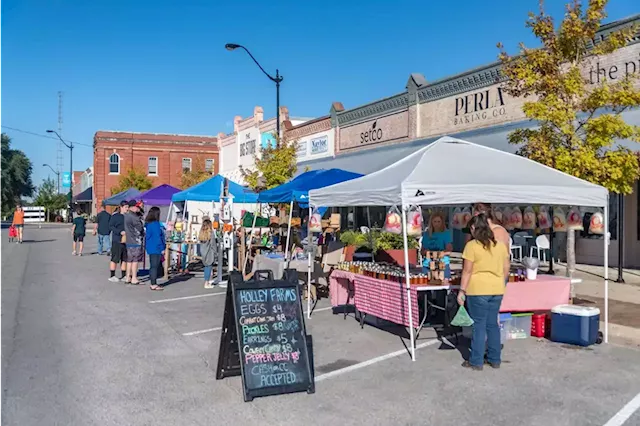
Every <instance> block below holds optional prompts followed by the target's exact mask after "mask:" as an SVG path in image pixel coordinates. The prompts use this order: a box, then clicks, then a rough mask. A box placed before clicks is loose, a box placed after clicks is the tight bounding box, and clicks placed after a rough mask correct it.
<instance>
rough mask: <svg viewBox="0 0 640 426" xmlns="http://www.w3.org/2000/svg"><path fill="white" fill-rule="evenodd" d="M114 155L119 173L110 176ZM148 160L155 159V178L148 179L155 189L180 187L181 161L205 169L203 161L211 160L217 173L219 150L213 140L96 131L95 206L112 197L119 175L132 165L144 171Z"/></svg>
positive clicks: (94, 154)
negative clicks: (112, 156)
mask: <svg viewBox="0 0 640 426" xmlns="http://www.w3.org/2000/svg"><path fill="white" fill-rule="evenodd" d="M114 152H115V153H117V154H118V155H119V156H120V174H110V173H109V157H110V156H111V155H112V154H113V153H114ZM149 157H157V158H158V176H151V175H149V176H148V177H149V179H151V181H152V182H153V185H154V186H157V185H161V184H164V183H166V184H169V185H173V186H175V187H180V179H181V175H182V159H183V158H191V161H192V167H194V168H195V167H196V165H197V163H198V162H199V163H201V164H200V166H201V167H203V168H204V162H205V159H213V160H214V173H218V166H219V148H218V142H217V139H216V138H215V137H210V136H183V135H156V134H142V133H125V132H97V133H96V134H95V136H94V153H93V167H94V169H93V170H94V173H93V198H94V203H95V205H96V206H99V205H100V203H101V202H102V200H103V199H105V198H108V197H109V196H111V188H112V187H114V186H115V185H117V184H118V180H119V178H120V175H122V174H124V173H126V172H127V171H128V170H129V169H130V168H131V167H132V166H133V167H136V168H139V169H141V170H143V171H145V172H147V171H148V161H149Z"/></svg>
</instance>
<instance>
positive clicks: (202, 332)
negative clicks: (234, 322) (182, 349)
mask: <svg viewBox="0 0 640 426" xmlns="http://www.w3.org/2000/svg"><path fill="white" fill-rule="evenodd" d="M332 308H333V307H332V306H329V307H327V308H320V309H316V310H314V311H313V312H322V311H328V310H329V309H332ZM304 314H305V315H306V314H307V313H306V312H305V313H304ZM219 330H222V327H213V328H205V329H204V330H196V331H189V332H187V333H182V335H183V336H197V335H198V334H205V333H211V332H214V331H219Z"/></svg>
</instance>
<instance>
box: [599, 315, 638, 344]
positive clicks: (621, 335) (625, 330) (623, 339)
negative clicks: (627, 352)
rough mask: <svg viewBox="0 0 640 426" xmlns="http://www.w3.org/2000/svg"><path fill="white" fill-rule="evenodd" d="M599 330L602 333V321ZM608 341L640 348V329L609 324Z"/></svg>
mask: <svg viewBox="0 0 640 426" xmlns="http://www.w3.org/2000/svg"><path fill="white" fill-rule="evenodd" d="M600 330H602V331H603V332H604V322H603V321H600ZM609 341H610V342H611V343H617V344H622V345H625V346H636V347H640V328H634V327H628V326H626V325H620V324H613V323H609Z"/></svg>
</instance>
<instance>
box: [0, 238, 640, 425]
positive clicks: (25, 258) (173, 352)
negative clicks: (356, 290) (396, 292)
mask: <svg viewBox="0 0 640 426" xmlns="http://www.w3.org/2000/svg"><path fill="white" fill-rule="evenodd" d="M6 237H7V234H6V230H3V231H2V389H3V394H2V424H3V425H21V426H22V425H82V426H86V425H157V424H163V425H212V424H213V425H217V424H224V425H236V424H237V425H241V424H251V423H254V424H264V425H326V424H340V425H458V424H465V425H494V426H499V425H504V426H511V425H514V424H517V425H520V426H528V425H545V426H556V425H558V426H560V425H562V426H564V425H575V426H586V425H599V426H602V425H605V424H607V422H609V421H610V420H611V419H612V418H613V417H614V416H615V415H616V414H617V413H619V412H620V410H622V409H623V407H624V406H625V404H627V403H629V401H632V400H633V399H634V397H636V395H638V394H639V393H640V362H639V361H640V352H638V351H637V350H635V349H630V348H625V347H619V346H615V345H602V346H595V347H591V348H575V347H571V346H566V345H561V344H554V343H551V342H547V341H538V340H537V339H534V338H530V339H525V340H519V341H509V342H507V343H506V345H505V350H504V363H503V366H502V368H501V369H500V370H492V369H485V370H484V371H482V372H472V371H468V370H466V369H463V368H462V367H460V363H461V362H462V355H461V353H463V352H464V349H463V348H459V350H456V349H449V348H448V347H447V346H445V345H442V344H441V343H440V342H438V341H437V340H435V339H434V334H433V333H432V332H423V333H422V334H421V336H420V340H419V341H418V346H419V347H420V349H419V350H418V353H417V360H416V362H411V360H410V358H409V357H408V355H407V354H406V352H404V350H403V349H404V346H403V344H402V340H401V338H400V337H398V336H397V335H394V334H392V333H389V332H386V331H382V330H378V329H376V328H373V327H370V326H365V327H364V329H360V327H359V324H358V323H357V322H356V321H355V320H354V319H353V318H347V319H346V320H345V319H343V316H342V315H333V314H332V312H331V310H330V309H328V308H329V305H328V304H327V301H326V300H325V301H322V303H320V304H319V305H318V308H317V311H316V312H315V313H314V315H313V316H312V318H311V319H310V320H308V321H307V328H308V331H309V332H310V333H311V334H312V335H313V342H314V357H315V370H316V378H317V384H316V393H315V394H313V395H307V394H289V395H282V396H274V397H266V398H258V399H255V400H254V401H253V402H251V403H245V402H243V399H242V394H241V383H240V379H239V378H227V379H224V380H220V381H218V380H216V379H215V366H216V361H217V352H218V345H219V337H220V333H219V330H218V328H219V327H220V326H221V324H222V315H223V309H224V296H223V290H221V289H214V290H205V289H203V288H202V281H201V279H200V278H192V279H190V280H187V281H180V282H176V283H174V284H171V285H170V286H168V287H167V288H166V290H165V291H164V292H152V291H150V290H149V289H148V287H146V286H138V287H131V286H125V285H124V284H119V283H111V282H109V281H107V278H108V272H107V269H108V267H107V263H108V259H107V258H106V256H97V255H86V256H83V257H81V258H80V257H72V256H71V235H70V232H69V229H68V228H66V227H59V226H58V227H43V228H42V229H38V228H37V227H32V226H30V227H27V228H26V230H25V243H24V244H22V245H18V244H8V243H7V238H6ZM87 240H88V241H87V247H86V249H85V253H90V252H94V251H95V247H96V244H95V238H94V237H88V238H87ZM623 411H624V410H623ZM629 411H630V410H627V414H628V415H626V417H627V418H626V419H625V422H624V423H619V422H618V423H609V424H607V426H619V425H621V424H624V425H625V426H626V425H640V413H639V412H635V413H633V411H632V410H631V413H629ZM623 417H625V416H623ZM619 418H621V417H619Z"/></svg>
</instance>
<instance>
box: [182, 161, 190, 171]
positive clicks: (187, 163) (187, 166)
mask: <svg viewBox="0 0 640 426" xmlns="http://www.w3.org/2000/svg"><path fill="white" fill-rule="evenodd" d="M182 171H183V172H190V171H191V158H183V159H182Z"/></svg>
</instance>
